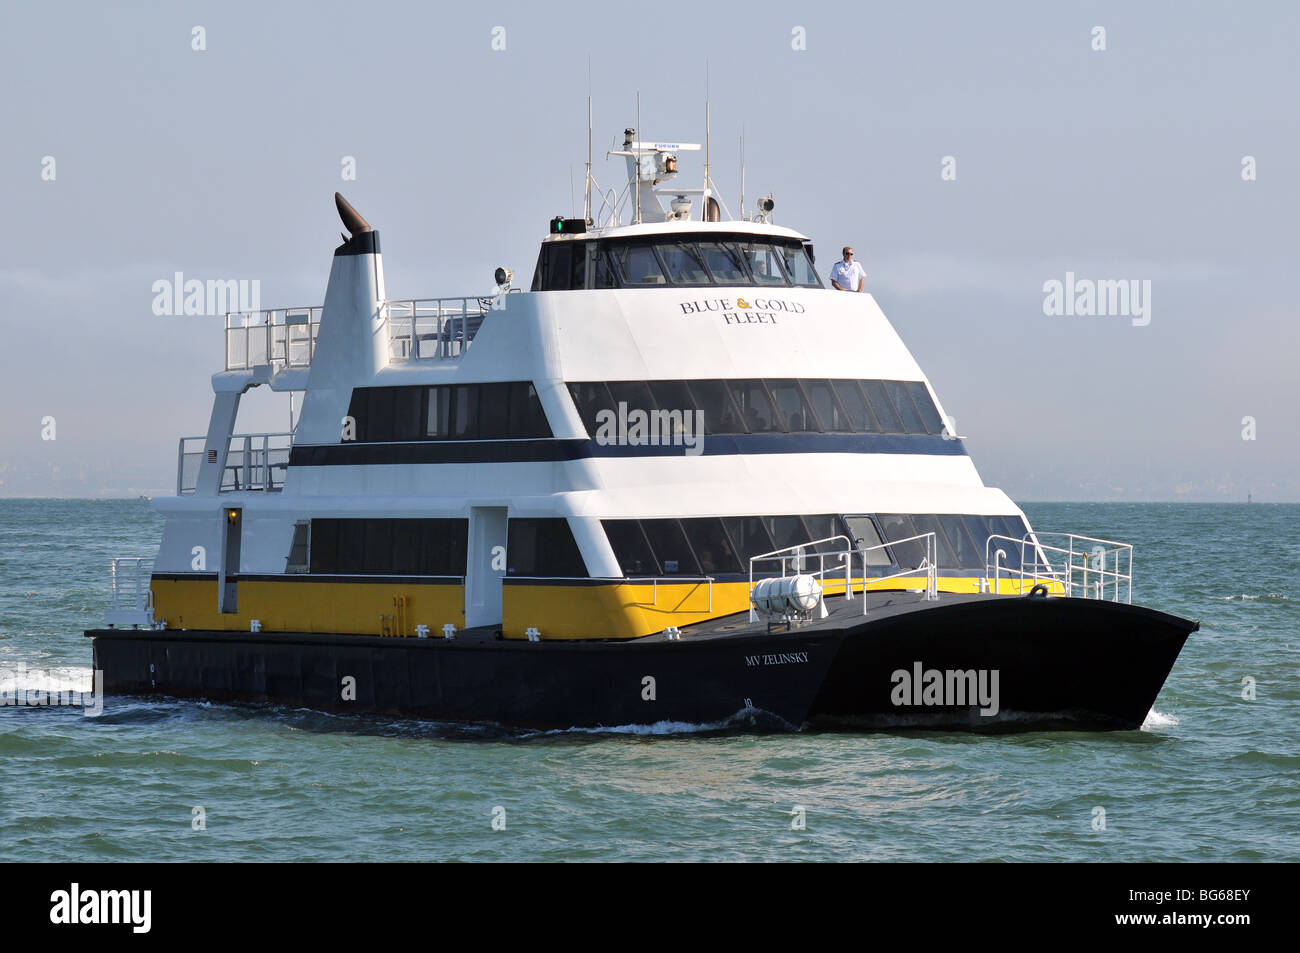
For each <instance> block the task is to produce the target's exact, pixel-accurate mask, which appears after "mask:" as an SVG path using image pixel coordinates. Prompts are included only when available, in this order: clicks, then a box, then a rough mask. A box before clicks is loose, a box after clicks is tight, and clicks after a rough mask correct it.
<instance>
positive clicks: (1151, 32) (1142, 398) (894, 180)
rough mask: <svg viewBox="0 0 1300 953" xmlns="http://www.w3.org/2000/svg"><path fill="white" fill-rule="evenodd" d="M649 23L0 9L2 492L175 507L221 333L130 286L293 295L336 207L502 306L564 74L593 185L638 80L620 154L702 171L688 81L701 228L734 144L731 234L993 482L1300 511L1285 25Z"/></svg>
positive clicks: (332, 229) (556, 165)
mask: <svg viewBox="0 0 1300 953" xmlns="http://www.w3.org/2000/svg"><path fill="white" fill-rule="evenodd" d="M662 8H663V9H664V10H665V11H666V12H665V14H664V15H662V16H653V15H650V14H648V13H647V11H649V10H651V9H653V7H652V6H647V5H645V4H627V3H598V4H595V3H593V4H569V3H559V2H556V3H547V4H540V3H531V4H498V3H492V4H430V3H409V4H399V3H391V4H386V3H373V2H367V3H346V4H345V3H337V4H323V3H310V4H307V3H304V4H277V3H255V4H251V3H250V4H245V3H227V2H223V3H219V4H218V3H213V4H201V3H200V4H184V5H182V4H164V3H158V4H149V5H145V4H134V5H121V4H108V5H100V4H89V3H85V4H77V3H72V4H52V3H13V2H8V3H6V4H5V6H4V9H3V12H2V13H0V78H2V79H3V88H4V89H5V93H4V95H3V96H2V97H0V141H2V142H3V148H0V197H2V198H3V204H2V206H0V207H2V208H3V212H4V224H3V227H2V228H0V321H2V322H3V331H4V335H5V340H4V343H3V345H0V361H2V362H3V363H2V364H0V370H2V371H3V373H0V401H3V407H4V408H5V412H4V413H3V414H2V415H0V495H8V496H98V495H106V494H107V495H122V494H134V493H151V494H152V493H156V492H168V489H169V488H174V485H175V466H176V463H175V460H176V441H177V438H179V437H181V436H183V435H194V434H200V433H203V432H204V430H205V429H206V426H207V419H208V413H209V409H210V404H211V397H212V394H211V387H210V383H209V378H210V375H211V374H212V373H213V372H215V371H218V370H220V369H221V367H222V362H223V342H222V332H221V319H220V318H219V317H188V318H187V317H158V316H155V315H154V314H153V313H152V310H151V305H152V302H153V297H154V295H153V291H152V290H151V289H152V285H153V282H154V281H156V280H158V279H161V278H170V277H171V276H172V274H173V273H174V272H177V271H180V272H183V273H184V274H185V276H186V277H194V278H200V279H206V278H250V279H251V278H257V279H260V281H261V288H262V304H263V306H264V307H278V306H284V305H305V304H319V303H320V302H321V300H322V299H323V296H324V289H325V280H326V277H327V275H328V271H329V266H330V256H331V252H332V249H333V247H334V245H336V244H337V242H338V233H339V230H340V226H339V222H338V218H337V215H336V214H335V211H334V207H333V201H332V193H333V192H334V191H335V190H336V189H339V190H341V191H342V192H343V193H344V194H345V195H347V196H348V198H349V199H351V200H352V202H353V204H355V205H356V207H357V208H358V209H359V210H360V211H361V213H362V214H363V215H365V216H366V218H367V219H369V221H370V222H371V224H373V225H375V227H376V228H378V229H379V230H380V231H381V232H382V234H383V250H384V264H385V268H386V272H387V279H388V290H389V293H390V295H392V296H394V297H433V296H437V295H461V294H477V293H483V292H486V291H487V289H488V288H489V287H490V284H491V274H492V270H493V269H494V268H495V267H496V266H497V265H498V264H508V265H511V266H512V267H513V268H514V269H515V271H516V274H517V275H518V276H521V277H522V278H523V280H524V281H525V282H526V281H527V280H528V278H529V277H530V276H531V273H532V266H533V263H534V260H535V258H536V250H537V243H538V241H539V239H540V238H541V236H542V235H543V234H544V232H545V228H546V222H547V220H548V219H549V218H550V217H551V216H553V215H556V214H566V215H567V214H569V212H570V209H571V205H570V176H571V175H572V176H573V180H574V182H575V185H574V188H575V189H576V191H577V193H578V202H579V206H578V208H579V212H580V211H581V204H580V203H581V189H582V181H581V175H582V163H583V162H584V161H585V159H586V96H587V94H588V75H587V64H588V57H590V63H591V73H592V78H591V91H592V94H593V95H594V97H595V112H596V136H595V143H596V151H597V159H596V169H595V171H596V175H597V178H598V180H599V181H600V182H601V183H602V184H604V185H605V186H606V187H607V188H608V187H613V186H620V187H621V185H622V174H623V167H622V160H621V159H615V160H612V161H609V162H606V161H605V160H604V157H603V154H604V152H605V150H607V149H609V148H610V146H611V144H612V143H613V142H614V141H615V140H621V134H622V130H623V128H624V127H625V126H630V125H634V124H635V115H636V114H635V108H636V99H635V97H636V93H637V91H638V90H639V91H640V93H641V115H642V129H643V131H644V134H645V137H646V138H659V139H663V138H678V139H686V140H695V141H702V139H703V136H704V97H705V76H706V62H707V64H708V76H709V85H710V95H711V98H712V104H713V146H714V148H713V160H714V178H715V180H716V182H717V184H718V185H719V187H720V188H721V189H722V190H723V193H724V198H725V199H726V200H727V202H728V203H729V204H730V205H731V207H732V210H733V211H735V210H736V206H737V204H738V202H737V199H738V194H737V193H738V185H739V172H738V168H739V149H738V140H739V136H740V133H741V129H742V127H743V128H744V130H745V142H746V160H747V167H748V171H747V177H746V181H747V191H748V198H749V205H750V207H751V208H752V204H753V200H754V199H755V198H756V197H757V196H758V195H760V194H762V193H766V192H769V191H771V192H773V193H774V195H775V199H776V216H775V219H776V221H777V222H778V223H779V224H783V225H789V226H791V227H793V228H796V229H799V230H800V231H802V232H804V233H806V234H808V235H810V236H811V237H812V238H813V239H814V241H815V242H816V243H817V248H818V251H819V256H818V265H819V269H820V270H821V271H822V272H823V275H824V274H825V272H826V270H827V269H828V268H829V266H830V265H831V263H832V262H833V261H834V259H835V255H836V252H837V250H838V248H839V247H840V246H841V245H843V244H845V243H851V244H853V245H854V247H855V248H856V250H857V252H858V255H859V258H860V259H861V261H862V263H863V264H864V265H865V267H866V269H867V274H868V287H869V289H870V290H872V291H873V292H874V293H875V294H876V296H877V298H878V300H879V301H880V303H881V306H882V307H883V308H884V310H885V313H886V314H887V315H889V317H890V318H891V319H892V321H893V322H894V325H895V326H896V327H897V328H898V329H899V331H900V333H901V334H902V336H903V339H904V340H905V342H906V343H907V344H908V346H909V347H910V348H911V349H912V351H913V353H914V354H915V355H916V357H917V359H918V360H919V361H920V363H921V366H922V367H923V368H924V369H925V370H926V372H927V373H928V374H929V376H930V378H931V380H932V381H933V383H934V385H935V388H936V390H937V391H938V393H939V396H940V399H941V400H942V401H943V402H944V404H945V405H946V409H947V410H948V411H949V412H950V413H951V414H952V415H953V416H954V417H955V418H956V421H957V425H958V430H959V431H960V432H961V433H962V434H963V435H965V436H967V437H968V447H969V449H970V451H971V453H972V454H973V455H974V458H975V462H976V465H977V466H978V467H979V469H980V472H981V474H982V475H983V477H984V479H985V482H987V483H990V484H993V485H998V486H1001V487H1003V488H1004V489H1005V490H1007V492H1008V493H1010V494H1011V496H1012V497H1013V498H1016V499H1021V500H1026V499H1066V500H1086V499H1161V500H1177V499H1187V500H1243V499H1245V497H1246V494H1247V492H1248V491H1253V492H1254V495H1255V498H1256V499H1260V500H1290V501H1296V500H1300V473H1298V470H1300V467H1298V466H1297V464H1300V410H1298V409H1297V406H1296V404H1297V401H1296V397H1297V389H1298V388H1297V380H1298V379H1300V374H1298V373H1297V363H1298V362H1300V330H1297V316H1298V312H1300V303H1298V301H1297V296H1296V294H1295V289H1294V282H1295V277H1296V274H1297V268H1296V263H1297V257H1298V256H1297V251H1298V250H1300V249H1298V245H1300V239H1298V237H1297V227H1298V226H1297V222H1300V186H1298V185H1297V183H1298V182H1300V169H1298V166H1300V118H1298V117H1297V108H1296V103H1297V99H1296V97H1297V91H1300V67H1298V66H1297V54H1296V50H1297V49H1298V48H1300V14H1298V13H1297V8H1296V6H1295V5H1294V4H1291V3H1277V4H1264V3H1222V4H1189V3H1181V2H1180V3H1167V4H1157V3H1142V4H1131V3H1113V4H1108V3H1086V4H1083V3H1080V4H1061V3H1052V4H1042V3H1026V4H968V3H949V4H899V3H891V4H884V3H881V4H845V3H837V4H818V3H799V4H789V3H762V2H744V3H736V4H720V3H718V4H713V3H710V4H694V5H688V6H680V5H678V6H672V5H669V6H664V7H662ZM196 26H201V27H202V28H203V31H204V39H205V42H206V49H205V50H202V51H196V50H194V49H192V44H193V36H194V34H193V29H194V27H196ZM498 26H500V27H504V30H505V32H504V39H505V46H506V48H505V50H504V51H497V50H493V49H492V45H493V29H494V27H498ZM1096 26H1101V27H1104V28H1105V46H1106V48H1105V50H1100V51H1099V50H1094V49H1093V46H1094V45H1095V42H1096V40H1095V38H1094V32H1093V28H1094V27H1096ZM796 28H802V33H801V34H800V33H799V32H797V31H796ZM500 35H501V34H500V33H498V34H497V36H498V37H500ZM801 35H802V36H803V37H804V38H805V45H806V49H802V50H796V49H794V48H793V47H794V46H795V45H798V42H797V41H798V39H799V37H800V36H801ZM47 156H49V157H53V159H54V166H53V169H54V178H53V180H49V179H48V178H43V176H42V172H43V170H46V169H48V167H49V164H48V162H47V161H46V159H45V157H47ZM344 156H353V157H355V160H356V180H355V181H343V180H342V177H341V170H342V161H343V157H344ZM945 156H953V157H955V160H956V165H955V168H956V178H955V180H945V179H943V178H942V177H941V170H942V163H943V159H944V157H945ZM1246 156H1252V157H1254V161H1255V170H1256V175H1257V178H1256V179H1255V180H1254V181H1245V180H1243V177H1242V169H1243V165H1242V163H1243V158H1244V157H1246ZM698 158H699V157H698V156H696V155H691V154H684V156H683V167H684V172H685V174H684V176H683V178H684V179H688V180H690V184H694V183H695V180H697V179H698V177H699V166H698ZM1067 271H1070V272H1074V273H1075V275H1076V276H1078V277H1079V278H1090V279H1137V280H1139V281H1146V280H1149V281H1150V282H1151V289H1152V290H1151V300H1150V306H1151V311H1150V323H1149V324H1148V325H1146V326H1144V327H1139V326H1134V324H1133V321H1132V320H1131V319H1130V318H1128V317H1124V316H1107V317H1084V316H1078V315H1071V316H1064V315H1062V316H1047V315H1045V314H1044V313H1043V302H1044V292H1043V285H1044V282H1047V281H1050V280H1052V279H1056V280H1061V281H1063V280H1064V279H1065V275H1066V272H1067ZM284 400H285V398H284V397H283V396H282V395H264V394H259V393H258V392H256V391H255V392H253V393H252V394H251V395H249V396H248V397H246V398H245V403H246V404H247V405H249V406H248V408H247V410H248V412H247V413H243V412H241V420H240V424H239V429H240V430H245V431H247V430H259V431H260V430H268V429H269V430H282V429H284V427H285V424H286V411H285V409H284ZM47 416H52V417H54V419H55V426H56V431H55V434H56V439H55V440H43V439H42V419H43V418H45V417H47ZM1248 416H1249V417H1253V418H1254V419H1255V428H1256V439H1254V440H1243V439H1242V431H1243V418H1244V417H1248Z"/></svg>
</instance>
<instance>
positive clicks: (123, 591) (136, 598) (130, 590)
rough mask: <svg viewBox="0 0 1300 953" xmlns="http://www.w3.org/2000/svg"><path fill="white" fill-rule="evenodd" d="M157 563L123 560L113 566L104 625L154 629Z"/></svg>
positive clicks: (145, 559) (135, 558)
mask: <svg viewBox="0 0 1300 953" xmlns="http://www.w3.org/2000/svg"><path fill="white" fill-rule="evenodd" d="M153 564H154V560H153V557H151V556H121V557H118V558H117V559H114V560H111V561H110V563H109V591H108V595H109V603H108V611H107V612H105V613H104V623H105V624H106V625H107V626H108V627H109V628H110V629H111V628H112V627H113V626H115V625H134V626H140V625H147V626H152V625H153V590H152V589H150V588H149V582H150V580H151V579H152V578H153Z"/></svg>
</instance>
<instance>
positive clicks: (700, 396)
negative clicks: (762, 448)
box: [688, 381, 745, 434]
mask: <svg viewBox="0 0 1300 953" xmlns="http://www.w3.org/2000/svg"><path fill="white" fill-rule="evenodd" d="M688 384H689V386H690V391H691V398H692V400H693V401H694V402H695V406H696V407H697V408H698V409H699V410H700V411H701V412H702V413H703V414H704V432H705V433H707V434H715V433H745V422H744V420H743V418H742V417H741V414H740V408H738V407H737V406H736V402H735V401H734V400H732V399H731V388H729V387H728V386H727V382H726V381H689V382H688Z"/></svg>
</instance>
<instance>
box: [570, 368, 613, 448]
mask: <svg viewBox="0 0 1300 953" xmlns="http://www.w3.org/2000/svg"><path fill="white" fill-rule="evenodd" d="M569 393H570V394H571V395H572V396H573V403H574V406H576V407H577V408H578V416H579V417H581V418H582V423H583V426H585V427H586V428H587V433H588V434H589V435H590V436H592V437H594V436H596V430H597V428H598V427H599V424H598V423H597V421H596V414H597V413H599V412H600V411H602V410H606V409H609V410H612V409H614V401H613V400H612V399H611V398H610V396H609V390H608V388H606V387H605V385H604V384H603V383H601V382H600V381H593V382H590V383H585V384H570V385H569Z"/></svg>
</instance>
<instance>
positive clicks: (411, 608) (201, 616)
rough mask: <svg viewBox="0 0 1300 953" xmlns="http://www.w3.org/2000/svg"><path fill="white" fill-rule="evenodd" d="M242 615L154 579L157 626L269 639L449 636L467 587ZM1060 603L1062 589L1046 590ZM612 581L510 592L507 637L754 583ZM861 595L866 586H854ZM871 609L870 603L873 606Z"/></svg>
mask: <svg viewBox="0 0 1300 953" xmlns="http://www.w3.org/2000/svg"><path fill="white" fill-rule="evenodd" d="M980 583H981V580H980V579H978V578H976V577H969V576H968V577H949V576H941V577H939V580H938V586H939V591H940V592H953V593H972V592H980V591H981V590H980ZM238 585H239V591H238V608H239V611H238V612H234V613H222V612H219V611H218V610H217V581H216V580H215V579H154V580H153V582H152V589H153V599H154V618H156V619H158V620H159V621H163V620H165V621H166V622H167V627H168V628H171V629H207V630H215V631H230V632H236V631H238V632H247V631H249V629H250V625H251V623H252V621H253V620H254V619H258V620H260V621H261V624H262V629H263V630H265V631H268V632H330V633H347V634H358V635H390V636H398V637H407V638H410V637H413V636H415V634H416V633H415V627H416V626H417V625H420V624H424V625H427V626H428V627H429V636H430V637H431V638H439V637H441V636H442V627H443V626H444V625H445V624H446V623H448V622H450V623H452V624H453V625H455V626H456V628H457V629H463V628H464V627H465V611H464V605H465V589H464V586H461V585H429V584H423V585H421V584H405V583H399V582H393V581H391V580H385V581H383V582H353V581H348V582H339V581H325V580H321V581H319V582H316V581H304V580H294V581H292V582H278V581H275V580H261V579H259V580H242V581H240V582H239V584H238ZM1032 585H1033V583H1032V581H1030V580H1026V581H1025V582H1024V583H1023V584H1022V583H1021V582H1020V581H1019V580H1017V579H1006V578H1003V579H1002V580H1001V584H1000V588H999V591H1000V592H1001V594H1002V595H1015V594H1017V593H1022V592H1028V591H1029V589H1030V587H1031V586H1032ZM1047 585H1048V591H1049V592H1050V593H1051V594H1052V595H1061V594H1062V588H1061V586H1060V584H1059V583H1056V584H1053V583H1047ZM923 586H924V580H922V579H916V580H911V579H902V580H899V579H889V580H884V581H870V582H868V583H867V590H868V591H869V592H870V591H883V590H890V589H892V590H898V589H901V588H915V589H919V588H922V587H923ZM711 589H712V591H710V586H709V584H708V583H707V582H660V583H659V584H658V586H655V585H653V584H651V583H645V582H634V583H623V582H610V583H608V584H594V585H544V584H537V585H510V584H507V585H506V586H505V587H504V588H503V591H502V632H503V634H504V635H505V637H506V638H509V639H523V638H527V632H528V630H529V629H530V628H536V629H537V630H538V632H540V633H541V637H542V638H543V639H633V638H638V637H640V636H643V635H650V634H651V633H654V632H662V631H663V630H664V629H666V628H668V627H669V626H678V627H681V626H688V625H693V624H695V623H699V622H705V621H707V620H709V619H714V618H718V617H719V616H724V615H731V614H733V613H737V612H746V611H748V610H749V583H748V582H747V581H744V580H741V581H738V582H715V583H713V585H712V587H711ZM853 589H854V591H855V592H857V593H860V592H861V589H862V580H860V579H855V580H854V581H853ZM824 591H825V593H826V595H827V597H828V598H834V597H837V596H838V597H839V598H843V596H844V580H843V579H842V578H841V579H828V580H826V585H825V590H824ZM868 605H870V600H869V599H868Z"/></svg>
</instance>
